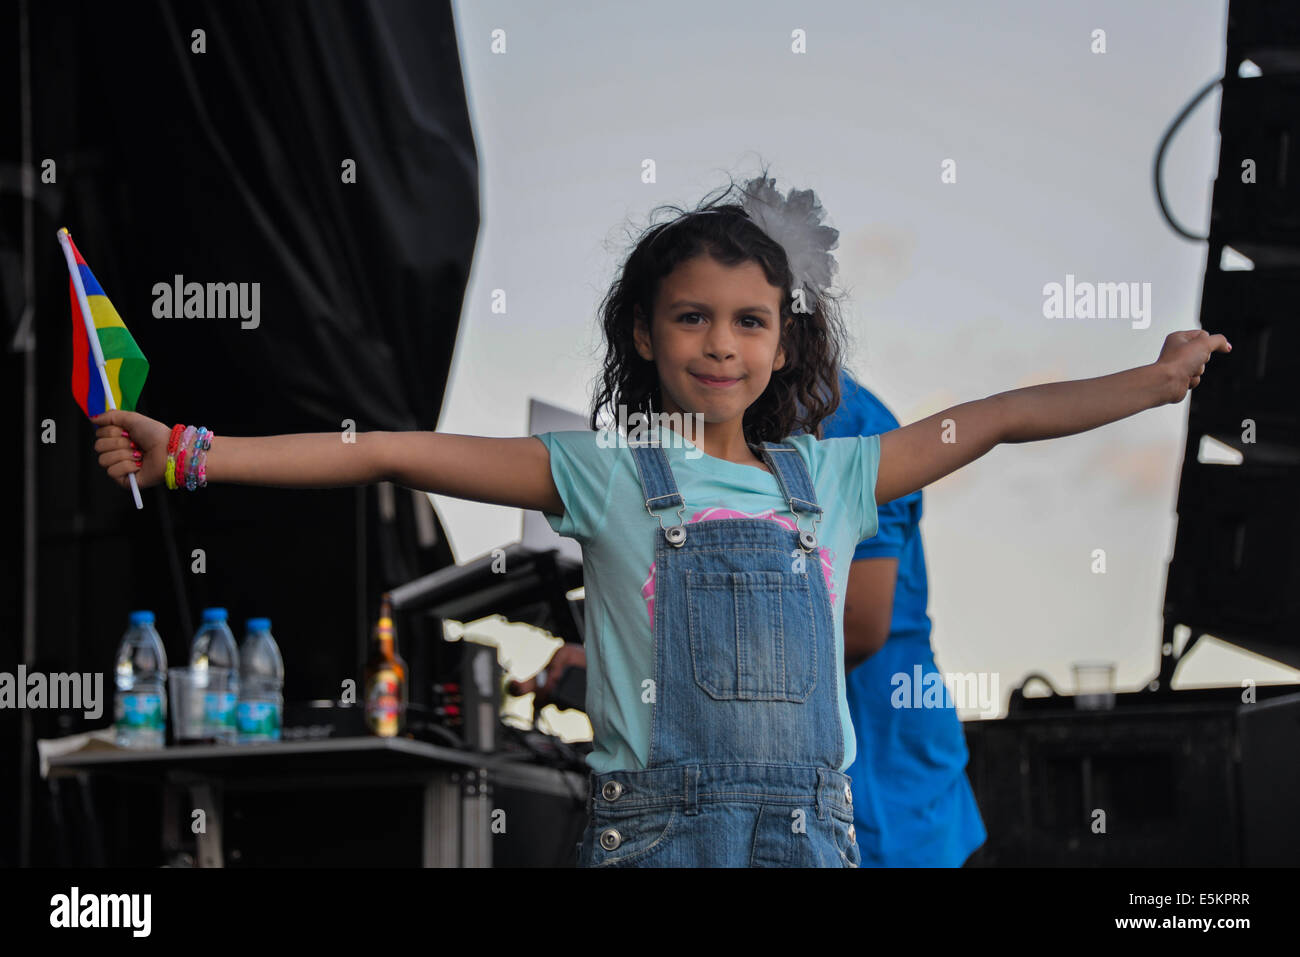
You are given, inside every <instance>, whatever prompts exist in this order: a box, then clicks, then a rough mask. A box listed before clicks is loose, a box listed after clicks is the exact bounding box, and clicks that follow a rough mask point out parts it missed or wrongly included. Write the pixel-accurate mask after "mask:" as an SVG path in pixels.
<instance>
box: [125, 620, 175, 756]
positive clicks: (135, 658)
mask: <svg viewBox="0 0 1300 957" xmlns="http://www.w3.org/2000/svg"><path fill="white" fill-rule="evenodd" d="M153 620H154V619H153V612H151V611H133V612H131V617H130V619H129V624H128V625H127V629H126V633H125V634H124V635H123V636H122V643H121V644H120V645H118V648H117V666H116V675H115V680H116V682H117V695H116V697H115V699H114V702H113V721H114V727H115V729H116V737H117V746H118V747H119V748H161V747H163V746H164V745H165V744H166V743H167V742H166V732H167V652H166V651H164V650H163V643H162V639H161V638H159V637H158V632H157V631H156V630H155V629H154V626H153Z"/></svg>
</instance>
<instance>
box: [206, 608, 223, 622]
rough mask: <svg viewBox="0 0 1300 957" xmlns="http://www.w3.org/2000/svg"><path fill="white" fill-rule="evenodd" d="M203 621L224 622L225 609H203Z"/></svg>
mask: <svg viewBox="0 0 1300 957" xmlns="http://www.w3.org/2000/svg"><path fill="white" fill-rule="evenodd" d="M203 620H204V621H225V620H226V609H224V608H204V609H203Z"/></svg>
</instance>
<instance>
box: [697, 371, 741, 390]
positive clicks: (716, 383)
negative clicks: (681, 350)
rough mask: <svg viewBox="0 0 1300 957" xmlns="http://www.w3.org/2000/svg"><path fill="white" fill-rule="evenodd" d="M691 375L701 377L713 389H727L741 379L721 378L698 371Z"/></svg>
mask: <svg viewBox="0 0 1300 957" xmlns="http://www.w3.org/2000/svg"><path fill="white" fill-rule="evenodd" d="M691 375H693V376H695V378H697V379H699V380H700V381H701V382H702V383H704V384H705V385H706V386H708V387H709V388H711V389H725V388H727V387H728V386H732V385H735V384H736V383H737V382H739V381H740V380H739V379H720V378H717V377H716V376H705V375H700V374H699V373H698V372H692V373H691Z"/></svg>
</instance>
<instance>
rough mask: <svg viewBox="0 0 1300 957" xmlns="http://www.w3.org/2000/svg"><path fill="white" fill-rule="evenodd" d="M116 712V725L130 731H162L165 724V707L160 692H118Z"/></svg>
mask: <svg viewBox="0 0 1300 957" xmlns="http://www.w3.org/2000/svg"><path fill="white" fill-rule="evenodd" d="M117 712H118V713H117V724H118V726H119V727H122V728H128V729H130V730H132V731H162V730H163V728H164V727H165V725H166V719H167V715H166V709H165V708H164V707H163V699H162V695H160V694H152V693H147V692H146V693H140V692H136V693H126V694H119V695H118V696H117Z"/></svg>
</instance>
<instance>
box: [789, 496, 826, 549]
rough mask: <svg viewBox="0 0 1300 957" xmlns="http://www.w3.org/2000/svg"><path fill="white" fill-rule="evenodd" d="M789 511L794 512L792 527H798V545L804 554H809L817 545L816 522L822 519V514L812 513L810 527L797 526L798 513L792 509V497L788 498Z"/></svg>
mask: <svg viewBox="0 0 1300 957" xmlns="http://www.w3.org/2000/svg"><path fill="white" fill-rule="evenodd" d="M790 511H791V512H793V513H794V527H795V528H796V529H799V547H800V548H801V549H802V550H803V553H804V554H805V555H811V554H812V553H813V549H815V548H816V547H817V523H818V522H820V521H821V520H822V517H823V516H820V515H816V514H814V515H813V523H812V528H811V529H800V528H799V513H798V512H796V511H795V509H794V499H790Z"/></svg>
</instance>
